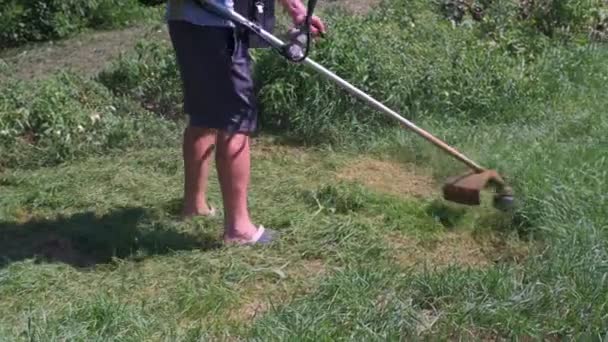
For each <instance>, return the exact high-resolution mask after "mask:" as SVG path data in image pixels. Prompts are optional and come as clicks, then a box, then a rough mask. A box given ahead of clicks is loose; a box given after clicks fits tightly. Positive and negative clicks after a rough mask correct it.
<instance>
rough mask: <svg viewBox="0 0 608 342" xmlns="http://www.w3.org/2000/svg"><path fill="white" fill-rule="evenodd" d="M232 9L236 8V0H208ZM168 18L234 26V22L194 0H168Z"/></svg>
mask: <svg viewBox="0 0 608 342" xmlns="http://www.w3.org/2000/svg"><path fill="white" fill-rule="evenodd" d="M208 1H211V2H214V3H216V4H218V5H220V6H224V7H226V8H228V9H230V10H234V0H208ZM165 18H166V20H183V21H187V22H190V23H192V24H195V25H201V26H221V27H234V23H233V22H231V21H230V20H228V19H224V18H221V17H219V16H217V15H215V14H213V13H210V12H208V11H206V10H204V9H202V8H201V7H200V5H198V4H196V3H195V2H194V0H168V1H167V11H166V16H165Z"/></svg>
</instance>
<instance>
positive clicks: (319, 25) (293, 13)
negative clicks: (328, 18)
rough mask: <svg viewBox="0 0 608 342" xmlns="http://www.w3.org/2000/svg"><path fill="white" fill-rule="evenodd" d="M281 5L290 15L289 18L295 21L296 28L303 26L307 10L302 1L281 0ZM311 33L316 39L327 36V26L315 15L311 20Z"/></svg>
mask: <svg viewBox="0 0 608 342" xmlns="http://www.w3.org/2000/svg"><path fill="white" fill-rule="evenodd" d="M280 1H281V4H282V5H283V7H284V8H285V10H286V11H287V13H289V16H290V17H291V19H292V20H293V23H294V24H295V25H296V26H299V25H300V24H303V23H304V21H305V20H306V13H307V8H306V7H305V6H304V5H303V4H302V2H301V1H300V0H280ZM310 32H311V33H312V35H313V36H314V37H318V36H319V35H323V34H325V32H326V30H325V24H324V23H323V21H321V19H319V17H317V16H315V15H313V16H312V17H311V18H310Z"/></svg>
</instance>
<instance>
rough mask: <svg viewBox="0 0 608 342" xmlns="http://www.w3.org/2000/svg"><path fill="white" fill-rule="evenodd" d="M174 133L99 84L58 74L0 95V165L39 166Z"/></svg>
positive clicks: (8, 86)
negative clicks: (115, 96)
mask: <svg viewBox="0 0 608 342" xmlns="http://www.w3.org/2000/svg"><path fill="white" fill-rule="evenodd" d="M174 132H175V131H174V130H173V126H172V125H171V124H170V123H167V122H162V121H160V120H158V119H156V118H155V117H154V116H153V115H151V114H148V113H146V112H144V111H142V110H141V109H140V108H139V107H138V106H137V105H133V104H132V103H131V102H129V101H128V100H126V99H122V98H114V97H113V96H112V94H111V93H110V92H109V91H108V90H107V89H105V88H104V87H103V86H102V85H100V84H98V83H96V82H93V81H90V80H87V79H85V78H83V77H80V76H78V75H74V74H69V73H61V74H57V75H55V76H53V77H50V78H48V79H45V80H44V81H39V82H36V83H29V82H23V81H11V82H8V84H5V91H3V92H2V93H0V146H2V148H1V149H0V160H1V161H2V163H1V164H2V165H1V166H5V167H7V166H16V165H19V166H41V165H49V164H55V163H59V162H62V161H65V160H69V159H73V158H76V157H79V156H83V155H85V154H89V153H95V152H103V151H109V150H112V149H123V148H126V147H130V146H154V145H156V144H164V143H166V142H164V141H163V140H165V139H166V138H165V137H167V136H168V135H169V136H171V135H172V134H173V133H174Z"/></svg>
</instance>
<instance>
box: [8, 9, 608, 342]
mask: <svg viewBox="0 0 608 342" xmlns="http://www.w3.org/2000/svg"><path fill="white" fill-rule="evenodd" d="M386 4H387V5H386V7H378V8H375V9H374V10H373V11H372V12H370V15H369V16H350V15H347V14H344V13H339V12H335V13H333V14H331V15H329V14H328V16H327V18H328V22H329V24H330V25H331V27H332V28H333V31H332V35H331V36H330V37H327V39H326V40H322V41H320V42H319V43H318V45H316V46H315V47H314V49H313V57H314V58H315V59H316V60H318V61H319V62H321V63H322V64H323V65H325V66H327V67H328V68H330V69H331V70H334V71H336V72H337V73H338V74H339V75H341V76H343V77H344V78H345V79H347V80H349V81H351V82H352V83H353V84H355V85H358V86H361V87H363V88H365V90H367V91H369V92H371V93H372V95H374V96H375V97H377V98H378V99H379V100H381V101H383V102H386V103H387V104H388V105H389V106H390V107H392V108H395V109H397V110H399V111H402V112H403V113H405V114H404V115H407V117H408V118H412V119H414V121H415V122H416V124H418V125H419V126H421V127H423V128H425V129H429V130H430V131H431V132H432V133H434V134H436V135H437V136H438V137H441V138H443V139H444V140H446V141H447V142H449V143H451V144H453V145H454V146H456V147H457V148H458V149H459V150H461V151H463V152H465V154H467V155H468V156H470V157H471V158H472V159H474V160H476V161H478V162H480V163H481V164H483V165H484V166H487V167H491V168H496V169H498V170H499V171H500V172H501V174H503V175H504V176H505V177H506V179H507V181H508V182H509V183H510V185H512V186H513V187H514V189H515V194H516V200H517V202H516V204H517V205H516V208H515V210H514V211H513V212H511V213H503V212H499V211H497V210H495V209H494V208H492V207H491V194H490V193H484V198H483V204H482V205H481V206H479V207H464V206H459V205H456V204H453V203H448V202H445V201H443V200H442V199H441V186H442V182H443V180H444V179H445V178H446V177H447V176H451V175H455V174H458V173H460V172H461V171H464V170H463V167H462V165H460V164H458V163H457V162H456V161H454V160H453V159H450V158H449V157H448V156H446V155H445V154H443V153H441V152H440V151H439V150H437V149H436V148H435V147H434V146H432V145H430V144H428V143H427V142H426V141H424V140H423V139H421V138H420V137H418V136H416V135H414V134H413V133H411V132H409V131H406V130H403V129H401V128H399V127H395V126H396V125H394V124H395V122H392V121H391V122H387V121H385V120H383V118H381V117H380V114H379V113H376V112H374V111H372V110H370V109H366V108H365V107H364V105H363V104H362V103H360V102H358V101H355V100H353V98H352V97H350V96H348V95H347V94H346V93H344V92H343V91H341V90H339V89H338V88H337V87H334V86H333V85H330V84H328V83H327V82H326V81H324V80H322V79H321V78H319V77H317V76H316V75H312V74H311V72H310V71H307V70H304V69H302V68H299V67H298V66H293V65H287V64H286V63H284V62H282V61H280V62H279V60H280V58H279V57H277V56H276V55H272V54H271V53H269V54H266V53H263V52H262V53H260V54H258V55H256V61H257V63H258V64H256V65H257V69H256V71H258V73H256V76H257V77H259V79H260V80H261V81H262V82H263V83H264V87H262V89H261V90H262V91H261V100H262V103H263V107H264V108H263V114H264V118H263V119H264V120H263V124H264V127H263V129H262V132H261V134H260V136H258V137H256V138H255V139H254V141H255V144H254V146H253V161H252V162H253V165H252V168H253V169H252V182H251V193H250V206H251V211H252V215H253V217H254V219H255V221H256V222H257V223H258V224H263V225H264V226H266V227H270V228H273V229H275V230H278V231H279V232H280V234H281V235H280V236H281V238H280V239H279V240H278V241H277V242H276V243H274V244H272V245H270V246H266V247H260V246H250V247H225V246H223V245H222V244H221V238H220V237H221V233H222V232H221V227H222V220H221V212H220V216H219V217H216V218H197V219H194V220H191V221H186V222H184V221H182V220H180V218H179V212H180V201H181V195H182V160H181V146H180V144H179V143H180V141H179V139H180V137H181V135H180V132H179V130H180V125H181V124H182V122H181V120H175V118H176V117H179V118H181V116H179V115H180V114H181V107H180V96H181V95H180V94H181V92H180V87H179V78H178V74H177V69H176V65H175V63H174V59H173V55H172V51H171V49H170V46H169V45H168V42H167V41H166V40H163V39H157V38H150V37H163V35H164V33H163V32H160V31H159V32H156V28H157V26H151V28H149V30H148V29H146V30H143V31H138V30H135V31H129V32H131V34H128V32H125V33H124V34H123V33H122V32H120V31H116V32H113V33H111V34H109V35H108V36H104V37H107V38H108V39H107V41H106V45H105V46H106V47H108V49H109V50H108V51H107V53H109V55H108V57H109V56H110V55H112V54H114V53H117V52H118V51H119V49H114V42H116V43H117V44H118V42H123V43H124V40H128V39H131V38H129V37H138V36H139V35H141V34H143V32H144V31H146V32H148V33H149V34H151V35H148V33H147V34H145V35H146V36H147V37H148V38H146V39H145V40H144V41H143V44H141V45H139V44H137V46H136V47H134V46H135V45H136V44H134V43H133V42H131V43H130V44H126V45H125V47H126V48H127V50H129V53H127V54H125V55H123V56H121V57H119V58H118V60H116V59H114V57H112V58H111V61H115V62H116V63H113V64H110V65H107V64H105V63H103V64H102V63H101V62H102V61H97V62H99V63H98V64H96V65H91V70H90V72H89V73H86V72H85V73H82V74H81V75H80V76H78V77H77V76H75V75H72V74H68V75H63V76H62V75H59V76H58V75H52V76H51V75H46V73H47V71H48V70H55V69H57V68H59V69H61V68H62V67H61V66H60V65H59V64H57V65H49V69H47V68H46V67H44V68H40V70H39V71H40V72H39V73H37V75H38V74H40V75H39V76H40V79H36V80H33V79H32V80H29V81H26V82H21V80H18V79H20V78H22V77H21V76H23V78H29V76H27V75H25V74H24V75H21V76H20V74H21V73H20V72H17V71H20V70H21V65H22V64H15V63H13V62H11V63H5V64H2V65H0V67H1V68H3V70H5V71H6V72H7V73H6V75H7V77H6V80H3V81H2V82H3V83H2V84H3V86H5V87H6V91H3V92H2V93H0V159H2V160H0V341H102V340H103V341H199V340H231V341H232V340H263V341H266V340H297V341H300V340H310V341H319V340H323V341H329V340H365V341H367V340H378V341H380V340H382V341H384V340H408V341H409V340H417V339H421V340H497V339H498V340H500V339H505V340H518V341H519V340H526V341H527V340H566V339H570V338H571V339H574V340H585V341H588V340H591V341H604V340H606V338H607V336H608V335H607V332H608V282H607V281H606V279H608V233H607V232H608V214H607V213H608V210H607V209H606V208H608V197H607V196H606V193H608V172H607V171H606V170H607V169H608V139H607V138H606V136H607V132H608V115H606V108H608V96H607V94H608V64H607V63H606V60H608V49H607V47H606V45H605V43H595V44H586V43H584V44H583V39H582V38H581V40H580V41H578V40H571V41H569V40H568V39H565V40H564V41H559V39H558V38H547V37H545V36H543V35H541V34H538V33H535V31H533V30H531V28H530V27H529V26H528V25H526V22H523V23H521V22H518V21H514V20H512V19H509V18H510V17H509V15H511V14H513V13H515V12H509V11H512V10H513V7H512V6H511V7H509V6H508V3H507V2H501V3H493V4H491V5H488V6H489V12H488V14H487V15H488V18H490V19H491V20H489V21H488V22H484V23H472V22H464V23H463V24H462V25H460V26H452V23H450V22H449V21H447V20H446V18H445V16H444V15H443V14H441V12H440V11H438V10H437V8H436V7H434V6H431V5H430V4H429V3H427V2H424V1H413V2H411V3H408V4H407V5H403V6H401V4H400V3H399V2H398V1H387V2H386ZM509 4H511V5H513V3H511V2H509ZM503 6H504V7H503ZM402 24H403V25H402ZM520 25H521V26H520ZM573 37H576V36H573ZM579 37H581V36H579ZM102 38H103V37H102ZM102 38H100V37H96V38H95V40H92V41H91V42H90V43H87V44H84V45H83V47H82V48H81V45H80V43H76V44H75V46H74V47H73V49H68V48H67V47H68V46H71V44H72V43H70V42H65V46H66V49H65V51H63V52H66V53H68V55H71V52H70V51H75V50H77V51H80V52H82V53H83V54H78V55H76V57H74V58H73V60H69V58H68V57H66V61H65V62H66V64H70V63H72V64H73V63H75V64H74V65H75V66H77V67H78V68H76V69H77V70H76V71H77V72H79V73H80V72H81V71H79V70H80V67H82V68H84V69H87V68H88V64H87V62H86V61H83V59H82V58H81V56H84V55H86V56H89V55H91V54H93V55H95V54H96V53H97V52H96V50H95V49H94V47H95V46H97V43H98V42H99V40H98V39H101V40H104V39H105V38H103V39H102ZM110 38H111V39H110ZM165 38H166V36H165ZM110 47H111V48H110ZM36 51H37V52H36ZM36 51H34V50H32V52H31V53H32V55H35V56H38V53H41V55H40V56H55V53H62V49H61V48H58V49H56V50H53V51H51V52H52V53H51V52H48V54H47V55H44V54H42V52H40V51H38V50H36ZM87 51H88V52H87ZM110 52H111V54H110ZM40 58H41V59H42V60H43V61H44V58H43V57H40ZM58 59H60V60H62V59H61V58H58ZM35 60H36V58H34V57H31V58H30V59H27V60H24V61H23V63H24V64H23V65H28V63H33V64H35V63H36V62H35ZM102 65H105V67H104V68H103V69H104V70H105V71H104V72H102V73H101V74H99V73H98V72H97V71H98V69H99V68H101V67H102ZM34 66H35V65H34ZM51 66H52V67H51ZM36 70H37V69H36ZM47 76H48V77H47ZM88 76H92V77H90V78H89V77H88ZM97 76H99V77H97ZM81 77H82V78H81ZM31 98H34V101H32V100H31ZM142 105H143V106H142ZM287 123H289V125H287V126H288V128H289V129H283V127H282V125H286V124H287ZM210 182H211V185H210V201H211V203H212V204H213V205H215V206H216V207H219V209H221V205H220V203H221V197H220V195H219V189H218V184H217V180H216V175H215V173H213V174H212V175H211V179H210Z"/></svg>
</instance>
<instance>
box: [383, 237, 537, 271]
mask: <svg viewBox="0 0 608 342" xmlns="http://www.w3.org/2000/svg"><path fill="white" fill-rule="evenodd" d="M386 240H387V243H388V245H389V246H390V247H391V249H392V250H393V253H394V255H393V258H394V260H395V262H396V263H398V264H400V265H403V266H405V267H414V268H421V267H427V266H431V267H432V268H434V269H441V268H445V267H448V266H461V267H471V268H485V267H490V266H492V265H493V264H495V263H497V262H522V261H523V260H524V259H525V258H526V256H527V255H528V247H527V246H526V245H524V244H523V243H521V242H520V243H508V242H506V241H504V240H503V239H499V238H495V237H479V238H476V237H474V236H473V235H472V234H471V233H470V232H448V233H445V234H442V235H439V236H437V237H434V238H432V239H430V240H422V239H420V238H416V237H410V236H403V235H399V234H392V235H389V236H387V238H386Z"/></svg>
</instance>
